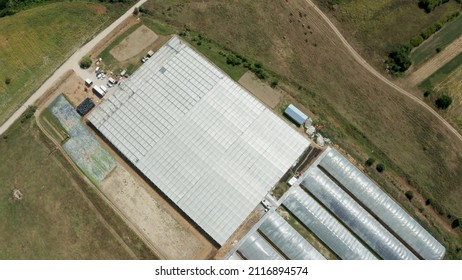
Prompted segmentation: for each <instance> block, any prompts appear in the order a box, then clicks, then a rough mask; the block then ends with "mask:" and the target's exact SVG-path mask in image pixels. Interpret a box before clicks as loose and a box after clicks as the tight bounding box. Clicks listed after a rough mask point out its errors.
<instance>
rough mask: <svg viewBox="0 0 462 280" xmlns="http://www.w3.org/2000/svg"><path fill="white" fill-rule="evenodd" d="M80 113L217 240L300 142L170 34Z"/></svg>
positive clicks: (293, 157) (276, 176)
mask: <svg viewBox="0 0 462 280" xmlns="http://www.w3.org/2000/svg"><path fill="white" fill-rule="evenodd" d="M88 120H89V121H90V122H91V124H92V125H93V126H94V127H95V128H96V129H97V130H98V131H99V132H100V133H101V134H102V135H104V137H105V138H106V139H107V140H108V141H109V142H111V143H112V145H113V146H115V148H117V150H118V151H119V152H120V153H122V154H123V155H124V156H125V157H126V158H127V159H128V160H129V161H130V162H131V163H133V165H134V166H135V167H136V168H137V169H138V170H139V171H141V172H142V173H143V174H144V175H145V176H146V177H147V178H148V179H149V180H150V181H151V182H152V183H154V184H155V185H156V186H157V187H158V188H159V189H160V190H161V191H162V192H163V193H164V194H166V195H167V196H168V197H169V198H170V200H172V201H173V203H175V204H176V205H177V206H178V207H179V208H180V209H181V210H182V211H183V212H184V213H185V214H186V215H188V216H189V217H190V218H191V219H192V220H193V221H195V223H196V224H197V225H199V226H200V227H201V228H202V229H203V230H204V231H205V232H207V233H208V234H209V235H210V236H211V237H212V238H213V239H214V240H215V241H217V242H218V243H219V244H223V243H225V242H226V240H227V239H228V238H229V237H230V236H231V234H232V233H233V232H234V231H235V230H236V229H237V228H238V227H239V225H240V224H241V223H242V222H243V221H244V220H245V218H246V217H247V216H248V215H249V214H250V213H251V211H252V210H253V209H254V208H255V207H256V205H257V204H258V203H259V202H260V201H261V200H262V199H263V198H264V196H265V195H266V194H267V193H268V191H269V190H270V189H271V188H272V187H273V186H274V185H275V184H276V183H277V182H278V181H279V180H280V178H281V177H282V176H283V175H284V174H285V173H286V172H287V170H288V169H289V168H290V167H291V166H292V165H293V164H294V162H296V161H297V159H298V158H299V157H300V155H301V154H302V153H303V152H304V151H305V150H306V149H307V148H308V146H309V145H310V142H309V141H308V140H307V139H305V138H304V137H302V136H301V135H300V134H299V133H297V132H296V131H295V130H294V129H292V128H291V127H290V126H289V125H288V124H286V123H285V122H284V121H283V120H282V119H280V118H279V117H278V116H276V115H275V114H274V113H273V112H271V110H269V109H268V108H266V107H265V106H264V105H262V104H261V103H260V102H259V101H258V100H257V99H255V98H254V97H253V96H252V95H250V94H249V92H247V91H246V90H245V89H243V88H242V87H241V86H239V85H238V84H237V83H235V82H234V81H233V80H231V79H230V78H229V77H228V76H226V75H225V74H223V73H222V72H221V71H220V70H219V69H218V68H217V67H216V66H214V65H213V64H211V63H210V62H208V61H207V60H206V59H204V58H203V57H202V56H200V55H199V54H197V53H196V52H195V51H194V50H193V49H192V48H191V47H189V46H188V45H187V44H186V43H184V42H182V41H181V40H180V39H179V38H177V37H173V38H172V39H171V40H170V41H169V42H167V43H166V44H165V45H164V46H163V47H162V48H161V49H160V50H159V51H157V52H156V53H155V54H154V55H153V56H152V57H151V58H150V59H149V60H148V61H147V62H146V63H145V64H143V65H142V66H141V67H140V68H139V69H138V70H137V71H136V72H135V73H134V74H133V75H132V76H131V77H130V78H129V79H127V80H126V81H125V82H124V83H123V84H121V85H120V86H119V87H118V88H117V90H116V91H115V92H114V93H113V94H112V95H111V96H110V97H109V98H108V99H107V100H105V101H104V102H103V103H102V104H101V105H100V106H98V108H96V109H95V110H94V111H93V112H92V113H91V114H90V115H89V117H88Z"/></svg>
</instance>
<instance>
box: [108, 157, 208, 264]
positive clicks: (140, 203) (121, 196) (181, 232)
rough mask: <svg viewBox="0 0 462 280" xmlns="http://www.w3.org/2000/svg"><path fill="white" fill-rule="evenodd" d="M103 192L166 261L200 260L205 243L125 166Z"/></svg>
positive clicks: (111, 176)
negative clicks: (177, 218) (179, 220)
mask: <svg viewBox="0 0 462 280" xmlns="http://www.w3.org/2000/svg"><path fill="white" fill-rule="evenodd" d="M101 190H102V192H103V193H104V194H105V195H106V196H107V197H108V198H109V200H111V201H112V202H113V203H114V204H115V205H116V207H117V208H119V210H120V211H121V212H122V213H123V214H124V215H125V216H126V217H127V218H128V219H129V220H131V221H132V222H133V223H134V224H135V225H136V226H137V227H138V228H139V229H140V230H141V231H142V233H143V234H144V235H145V236H146V237H147V239H148V240H149V241H150V242H151V243H152V244H153V246H154V247H156V248H157V249H158V251H159V252H160V253H161V254H162V255H163V256H164V257H165V258H167V259H197V258H199V257H203V256H204V254H203V251H204V250H207V248H206V246H204V244H203V242H202V241H201V240H199V239H198V238H197V237H196V236H195V235H193V234H192V233H191V232H190V231H189V229H188V228H186V227H184V226H183V225H182V224H180V223H179V222H178V221H177V220H176V219H175V218H173V217H172V215H171V214H170V213H169V212H168V211H167V210H166V209H165V208H164V207H163V206H162V205H161V204H160V203H159V202H158V201H157V200H156V199H154V198H153V196H152V195H151V194H150V193H149V191H148V190H146V189H145V188H143V187H142V186H141V184H140V183H139V182H138V181H137V180H136V179H135V178H134V177H133V176H132V175H131V174H130V173H129V172H128V171H127V170H126V169H125V168H124V167H122V166H118V167H117V168H116V169H115V170H114V171H113V172H112V173H111V175H110V176H109V177H107V178H106V179H105V181H103V183H102V184H101Z"/></svg>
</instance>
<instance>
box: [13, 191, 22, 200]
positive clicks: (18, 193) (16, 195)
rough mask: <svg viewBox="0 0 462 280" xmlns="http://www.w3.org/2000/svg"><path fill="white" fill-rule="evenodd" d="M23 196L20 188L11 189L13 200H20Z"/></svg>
mask: <svg viewBox="0 0 462 280" xmlns="http://www.w3.org/2000/svg"><path fill="white" fill-rule="evenodd" d="M22 198H23V194H22V192H21V190H20V189H14V190H13V199H14V200H21V199H22Z"/></svg>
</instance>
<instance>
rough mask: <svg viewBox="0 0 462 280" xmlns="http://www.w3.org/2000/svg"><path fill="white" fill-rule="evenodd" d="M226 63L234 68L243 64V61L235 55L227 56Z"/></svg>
mask: <svg viewBox="0 0 462 280" xmlns="http://www.w3.org/2000/svg"><path fill="white" fill-rule="evenodd" d="M226 63H227V64H230V65H232V66H237V65H240V64H241V63H242V60H241V59H240V58H239V57H237V56H236V55H235V54H229V55H228V56H226Z"/></svg>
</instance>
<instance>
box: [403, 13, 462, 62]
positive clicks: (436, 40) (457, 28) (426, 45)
mask: <svg viewBox="0 0 462 280" xmlns="http://www.w3.org/2000/svg"><path fill="white" fill-rule="evenodd" d="M461 36H462V16H459V17H458V18H457V19H456V20H454V21H453V22H451V23H448V24H446V25H445V26H444V27H443V29H441V30H440V31H438V32H437V33H436V34H435V35H433V36H431V38H429V39H428V40H426V41H425V42H423V43H422V45H420V46H418V47H417V48H415V49H414V50H413V51H412V53H411V54H410V58H411V60H412V63H413V64H414V66H416V67H418V65H420V64H422V63H423V62H425V61H427V60H428V59H429V58H430V57H432V56H434V55H435V54H436V53H437V51H436V50H437V49H439V50H444V48H445V47H446V46H448V45H450V44H451V43H452V42H454V41H455V40H456V39H457V38H460V37H461Z"/></svg>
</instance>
